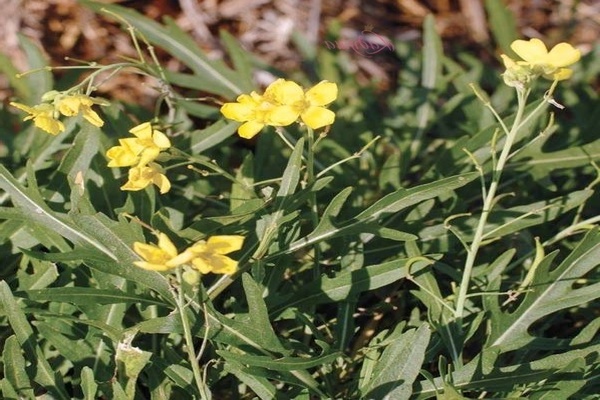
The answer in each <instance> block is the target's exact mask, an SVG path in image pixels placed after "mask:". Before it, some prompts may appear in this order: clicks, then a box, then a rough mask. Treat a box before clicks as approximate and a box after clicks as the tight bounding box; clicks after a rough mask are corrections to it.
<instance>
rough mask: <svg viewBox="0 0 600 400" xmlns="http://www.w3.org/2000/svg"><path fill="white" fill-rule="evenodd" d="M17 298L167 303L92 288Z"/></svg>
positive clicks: (54, 290)
mask: <svg viewBox="0 0 600 400" xmlns="http://www.w3.org/2000/svg"><path fill="white" fill-rule="evenodd" d="M15 296H18V297H24V298H26V299H29V300H35V301H56V302H60V303H72V304H78V305H94V304H115V303H140V304H146V305H151V304H154V305H159V306H165V303H162V302H160V301H157V300H155V299H153V298H150V297H145V296H140V295H136V294H132V293H125V292H123V291H120V290H110V289H95V288H91V287H57V288H48V289H42V290H26V291H25V292H17V293H15Z"/></svg>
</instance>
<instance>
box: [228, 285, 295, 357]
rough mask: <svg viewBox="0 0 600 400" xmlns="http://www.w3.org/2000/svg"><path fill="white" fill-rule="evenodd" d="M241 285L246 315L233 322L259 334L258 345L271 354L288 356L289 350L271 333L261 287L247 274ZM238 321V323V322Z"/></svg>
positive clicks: (271, 328) (237, 317) (271, 329)
mask: <svg viewBox="0 0 600 400" xmlns="http://www.w3.org/2000/svg"><path fill="white" fill-rule="evenodd" d="M242 284H243V285H244V293H245V294H246V300H247V301H248V311H249V313H248V315H247V316H243V317H241V318H239V317H240V315H239V314H238V315H237V316H236V319H235V321H236V322H241V323H246V324H248V327H252V329H254V330H257V331H258V332H260V344H261V345H262V346H263V347H264V348H265V349H268V350H269V351H271V352H277V353H281V354H289V350H286V349H285V348H284V347H283V346H282V344H281V342H280V341H279V339H278V338H277V335H276V334H275V332H274V331H273V327H272V326H271V321H270V320H269V313H268V312H267V306H266V305H265V301H264V300H263V296H262V294H263V290H262V289H261V287H260V286H259V285H258V284H257V283H256V282H255V281H254V279H252V277H251V276H250V275H249V274H243V275H242ZM238 319H239V321H238Z"/></svg>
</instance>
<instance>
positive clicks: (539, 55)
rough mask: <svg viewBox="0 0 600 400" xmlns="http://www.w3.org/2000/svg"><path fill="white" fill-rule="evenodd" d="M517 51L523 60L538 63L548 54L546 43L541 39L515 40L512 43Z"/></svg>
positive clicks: (512, 46) (511, 46) (512, 47)
mask: <svg viewBox="0 0 600 400" xmlns="http://www.w3.org/2000/svg"><path fill="white" fill-rule="evenodd" d="M510 48H511V49H513V51H514V52H515V53H517V55H518V56H519V57H521V58H522V59H523V60H525V61H527V62H530V63H533V64H536V63H538V62H539V61H540V60H542V59H545V58H546V56H547V55H548V49H546V45H545V44H544V42H542V41H541V40H540V39H536V38H533V39H530V40H528V41H527V40H515V41H514V42H512V44H511V45H510Z"/></svg>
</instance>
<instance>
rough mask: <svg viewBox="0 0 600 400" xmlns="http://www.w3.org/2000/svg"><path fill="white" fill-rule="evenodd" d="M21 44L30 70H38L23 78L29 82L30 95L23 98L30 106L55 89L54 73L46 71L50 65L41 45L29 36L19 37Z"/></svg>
mask: <svg viewBox="0 0 600 400" xmlns="http://www.w3.org/2000/svg"><path fill="white" fill-rule="evenodd" d="M19 44H20V45H21V48H22V49H23V51H24V52H25V55H26V57H27V65H28V67H29V69H30V70H34V69H38V71H36V73H34V74H27V75H26V76H25V77H23V78H21V79H23V80H25V82H27V87H28V89H29V90H28V93H27V95H26V96H25V97H24V98H23V100H24V101H26V102H27V103H28V104H30V105H32V104H37V103H39V101H40V100H41V98H42V95H43V94H44V93H46V92H48V91H50V90H52V89H53V86H54V81H53V78H52V73H51V72H50V71H49V70H47V69H45V68H44V67H46V66H47V65H48V60H47V59H46V55H45V54H44V52H43V51H42V49H41V48H40V47H39V45H38V44H37V43H36V42H34V41H33V40H31V39H29V38H28V37H27V36H24V35H19Z"/></svg>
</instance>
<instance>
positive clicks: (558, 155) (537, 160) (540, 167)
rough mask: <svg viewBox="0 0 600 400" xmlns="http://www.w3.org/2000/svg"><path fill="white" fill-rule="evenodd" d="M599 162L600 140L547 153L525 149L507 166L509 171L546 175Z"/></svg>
mask: <svg viewBox="0 0 600 400" xmlns="http://www.w3.org/2000/svg"><path fill="white" fill-rule="evenodd" d="M592 161H596V162H598V161H600V139H597V140H595V141H593V142H591V143H588V144H585V145H583V146H574V147H569V148H568V149H564V150H558V151H553V152H548V153H543V152H540V151H539V150H536V149H534V148H531V149H529V148H525V149H523V151H521V152H519V153H518V154H517V155H515V159H514V160H511V162H510V163H509V164H508V165H507V167H508V168H510V169H517V170H531V169H535V170H536V171H538V172H539V173H543V174H548V173H549V172H551V171H554V170H557V169H570V168H576V167H582V166H585V165H590V164H591V162H592Z"/></svg>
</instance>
